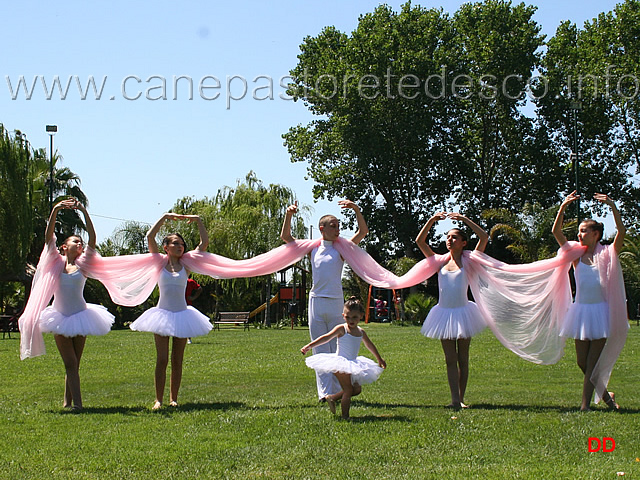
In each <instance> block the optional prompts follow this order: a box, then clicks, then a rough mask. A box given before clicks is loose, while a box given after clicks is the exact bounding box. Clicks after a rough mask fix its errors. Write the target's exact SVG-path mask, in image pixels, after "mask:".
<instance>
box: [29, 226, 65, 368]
mask: <svg viewBox="0 0 640 480" xmlns="http://www.w3.org/2000/svg"><path fill="white" fill-rule="evenodd" d="M64 265H65V260H64V257H63V256H62V255H60V253H59V252H58V249H57V248H56V239H55V237H54V238H53V239H52V240H51V241H50V242H47V244H45V246H44V249H43V250H42V253H41V254H40V260H39V261H38V268H37V269H36V273H35V275H34V277H33V282H32V283H31V295H29V301H28V302H27V305H26V306H25V307H24V312H22V315H21V316H20V319H19V320H18V327H19V328H20V358H21V359H22V360H24V359H25V358H28V357H35V356H38V355H43V354H44V353H45V347H44V339H43V338H42V332H41V331H40V324H39V322H38V319H39V318H40V313H41V312H42V310H44V309H45V308H46V306H47V305H49V302H50V301H51V298H52V297H53V292H55V290H56V286H57V284H58V279H59V278H60V274H61V273H62V271H63V270H64Z"/></svg>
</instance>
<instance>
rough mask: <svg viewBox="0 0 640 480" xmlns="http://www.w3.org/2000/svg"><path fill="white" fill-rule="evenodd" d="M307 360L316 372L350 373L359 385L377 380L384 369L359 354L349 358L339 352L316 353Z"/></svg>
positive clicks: (354, 382) (354, 381) (352, 379)
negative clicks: (351, 358) (354, 357)
mask: <svg viewBox="0 0 640 480" xmlns="http://www.w3.org/2000/svg"><path fill="white" fill-rule="evenodd" d="M305 362H306V363H307V366H308V367H309V368H313V369H314V370H315V371H316V373H348V374H350V375H351V383H352V384H356V383H357V384H358V385H366V384H368V383H373V382H375V381H376V380H377V379H378V377H379V376H380V375H381V374H382V372H383V371H384V369H383V368H381V367H380V366H378V364H377V363H376V362H374V361H373V360H371V359H370V358H367V357H362V356H358V357H356V359H355V360H349V359H348V358H345V357H341V356H339V355H338V354H337V353H316V354H315V355H311V356H310V357H307V358H306V359H305Z"/></svg>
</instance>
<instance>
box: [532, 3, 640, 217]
mask: <svg viewBox="0 0 640 480" xmlns="http://www.w3.org/2000/svg"><path fill="white" fill-rule="evenodd" d="M639 24H640V2H638V1H637V0H627V1H626V2H624V3H623V4H620V5H618V6H616V8H615V10H614V11H613V12H607V13H602V14H600V15H599V16H598V17H597V18H595V19H593V20H592V21H588V22H585V24H584V28H582V29H580V28H578V27H577V26H576V25H575V24H573V23H571V22H568V21H567V22H563V23H562V24H561V25H560V26H559V27H558V29H557V31H556V34H555V35H554V37H553V38H551V39H550V40H549V42H548V50H547V53H546V55H545V57H544V60H543V64H542V67H541V74H542V75H543V76H544V77H545V78H546V80H547V82H546V84H545V85H541V86H540V87H539V89H538V91H537V94H538V95H537V96H538V97H539V98H538V100H537V101H536V103H537V106H538V110H537V112H538V115H539V118H540V122H541V124H542V125H544V127H545V128H547V129H548V131H549V137H550V138H552V139H553V140H554V145H555V148H556V150H557V155H558V157H562V158H564V159H565V165H566V170H567V175H566V178H567V180H568V181H567V182H566V186H565V189H564V190H565V191H567V190H572V189H573V188H574V185H575V181H576V179H577V183H578V186H579V190H580V193H581V194H583V196H584V197H586V198H591V197H592V195H593V193H595V192H599V191H602V192H605V193H609V194H610V195H611V196H612V197H613V198H615V199H616V200H621V201H622V211H623V213H624V214H625V216H626V218H627V219H629V220H631V219H636V220H637V219H638V218H640V209H638V200H639V199H640V192H639V190H638V188H637V185H634V184H633V182H632V181H631V180H630V176H631V174H633V173H640V157H639V152H638V142H639V139H640V130H639V126H640V124H639V123H638V120H639V119H640V118H639V116H638V114H639V112H640V103H639V102H638V96H639V95H640V84H639V83H638V82H639V80H638V79H639V78H640V62H639V61H638V59H639V58H640V56H639V55H640V41H639V40H638V31H639V30H638V28H639V27H638V25H639ZM572 153H574V154H575V153H577V154H578V156H577V163H576V157H575V156H574V157H573V159H572V160H570V158H571V154H572ZM576 167H577V175H576ZM590 208H593V209H594V210H595V211H596V212H601V211H602V206H601V205H600V204H597V205H585V204H584V203H583V204H582V205H581V209H582V212H581V216H585V213H586V212H585V210H586V211H588V210H589V209H590Z"/></svg>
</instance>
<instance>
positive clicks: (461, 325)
mask: <svg viewBox="0 0 640 480" xmlns="http://www.w3.org/2000/svg"><path fill="white" fill-rule="evenodd" d="M446 218H449V219H451V220H458V221H462V222H464V223H466V224H467V225H469V227H471V229H472V230H473V232H474V233H475V234H476V235H477V236H478V239H479V240H478V244H477V245H476V250H478V251H480V252H483V251H484V249H485V248H486V246H487V243H488V242H489V235H487V233H486V232H485V231H484V230H483V229H482V228H480V227H479V226H478V225H476V224H475V223H473V222H472V221H471V220H469V219H468V218H467V217H465V216H463V215H460V214H459V213H445V212H438V213H436V214H435V215H434V216H433V217H431V218H430V219H429V221H427V223H426V225H425V226H424V227H423V228H422V230H421V231H420V233H419V234H418V237H417V238H416V243H417V244H418V247H419V248H420V250H422V253H424V255H425V256H426V257H432V256H434V255H435V253H434V252H433V250H431V247H429V245H428V244H427V241H426V239H427V235H428V233H429V231H430V230H431V228H432V227H433V225H434V224H435V223H436V222H437V221H439V220H444V219H446ZM446 245H447V250H448V251H449V253H450V254H451V257H450V260H449V261H448V262H447V263H445V264H444V265H443V266H442V268H440V270H439V271H438V290H439V296H438V304H437V305H436V306H435V307H433V308H432V309H431V310H430V311H429V314H428V315H427V318H426V319H425V321H424V324H423V325H422V330H421V332H422V334H423V335H425V336H426V337H429V338H436V339H439V340H440V343H441V344H442V350H443V351H444V358H445V362H446V364H447V379H448V382H449V390H450V391H451V403H450V404H449V405H447V406H448V407H451V408H466V405H465V403H464V395H465V392H466V389H467V382H468V379H469V346H470V344H471V337H473V336H474V335H476V334H477V333H479V332H481V331H482V330H483V329H484V328H485V327H486V326H487V323H486V320H485V319H484V318H483V317H482V314H481V313H480V309H479V308H478V307H477V305H476V304H475V303H473V302H470V301H469V299H468V297H467V295H468V290H469V283H468V279H467V276H466V274H465V273H464V272H463V268H464V264H463V262H462V251H463V250H464V247H465V246H466V245H467V236H466V234H465V233H464V232H463V231H462V230H460V229H459V228H452V229H451V230H449V231H448V232H447V241H446Z"/></svg>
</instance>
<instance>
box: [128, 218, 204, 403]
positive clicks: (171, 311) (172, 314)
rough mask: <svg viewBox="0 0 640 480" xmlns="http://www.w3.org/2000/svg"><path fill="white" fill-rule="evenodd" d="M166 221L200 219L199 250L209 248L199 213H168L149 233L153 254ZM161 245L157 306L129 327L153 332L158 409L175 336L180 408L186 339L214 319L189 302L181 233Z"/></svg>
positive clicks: (173, 395)
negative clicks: (162, 259)
mask: <svg viewBox="0 0 640 480" xmlns="http://www.w3.org/2000/svg"><path fill="white" fill-rule="evenodd" d="M167 220H187V221H189V222H197V224H198V231H199V233H200V243H199V244H198V246H197V247H196V250H198V251H202V252H204V251H205V250H206V249H207V246H208V245H209V237H208V235H207V231H206V229H205V227H204V224H203V223H202V219H200V217H199V216H197V215H178V214H175V213H165V214H164V215H163V216H162V217H161V218H160V219H159V220H158V221H157V222H156V223H155V225H153V227H151V229H150V230H149V231H148V232H147V243H148V245H149V252H150V253H159V249H158V244H157V243H156V235H157V233H158V231H159V230H160V228H161V227H162V225H163V224H164V223H165V221H167ZM162 248H163V250H164V252H165V254H166V256H167V264H166V266H165V267H164V268H163V269H162V273H161V274H160V277H159V280H158V287H159V288H160V300H159V301H158V306H157V307H153V308H150V309H149V310H147V311H146V312H144V313H143V314H142V315H141V316H140V317H138V319H137V320H136V321H134V322H133V323H132V324H131V326H130V328H131V330H137V331H142V332H152V333H153V334H154V339H155V344H156V369H155V390H156V399H155V403H154V404H153V410H158V409H159V408H161V407H162V404H163V397H164V388H165V383H166V378H167V365H168V363H169V339H170V338H173V342H172V343H173V348H172V351H171V380H170V393H169V406H172V407H177V406H178V391H179V390H180V383H181V381H182V362H183V358H184V349H185V346H186V345H187V339H188V338H189V337H197V336H200V335H206V334H207V333H209V331H211V328H212V327H211V322H210V321H209V318H208V317H207V316H206V315H203V314H202V313H200V312H199V311H198V310H196V309H195V308H193V307H191V306H188V305H187V301H186V293H185V292H186V287H187V278H188V272H187V270H186V268H185V267H184V266H183V265H182V263H180V258H181V257H182V255H183V254H184V252H185V250H186V244H185V241H184V238H182V236H181V235H180V234H179V233H172V234H169V235H167V236H166V237H164V239H163V240H162Z"/></svg>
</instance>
